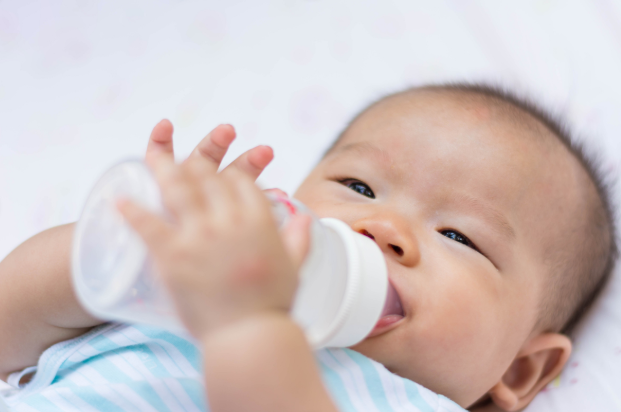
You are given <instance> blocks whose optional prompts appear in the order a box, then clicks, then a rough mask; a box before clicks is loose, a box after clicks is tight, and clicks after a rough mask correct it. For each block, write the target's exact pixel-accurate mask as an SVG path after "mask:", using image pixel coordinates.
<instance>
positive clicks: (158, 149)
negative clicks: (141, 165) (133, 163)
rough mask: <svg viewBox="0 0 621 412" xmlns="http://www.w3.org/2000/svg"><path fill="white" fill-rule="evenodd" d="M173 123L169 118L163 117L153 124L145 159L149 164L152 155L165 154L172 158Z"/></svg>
mask: <svg viewBox="0 0 621 412" xmlns="http://www.w3.org/2000/svg"><path fill="white" fill-rule="evenodd" d="M172 135H173V125H172V123H170V121H169V120H167V119H164V120H162V121H160V122H159V123H158V124H156V125H155V127H154V128H153V131H152V132H151V137H150V138H149V143H148V144H147V153H146V155H145V161H146V162H147V164H150V163H151V162H152V161H153V157H154V156H158V155H165V156H168V157H170V158H171V159H174V151H173V140H172Z"/></svg>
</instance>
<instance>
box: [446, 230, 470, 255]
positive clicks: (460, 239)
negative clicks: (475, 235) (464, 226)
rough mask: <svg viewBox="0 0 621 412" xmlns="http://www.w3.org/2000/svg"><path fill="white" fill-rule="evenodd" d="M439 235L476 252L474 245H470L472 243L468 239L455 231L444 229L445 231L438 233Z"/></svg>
mask: <svg viewBox="0 0 621 412" xmlns="http://www.w3.org/2000/svg"><path fill="white" fill-rule="evenodd" d="M440 233H441V234H443V235H444V236H446V237H448V238H449V239H453V240H454V241H455V242H459V243H462V244H464V245H466V246H468V247H469V248H472V249H474V250H476V251H478V249H477V247H476V246H475V245H474V243H472V241H471V240H470V239H468V238H467V237H466V236H464V235H462V234H461V233H459V232H458V231H456V230H452V229H445V230H442V231H440Z"/></svg>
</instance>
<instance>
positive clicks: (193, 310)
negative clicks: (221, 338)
mask: <svg viewBox="0 0 621 412" xmlns="http://www.w3.org/2000/svg"><path fill="white" fill-rule="evenodd" d="M216 130H217V129H216ZM150 162H151V164H152V167H153V170H154V173H155V176H156V179H157V181H158V183H159V185H160V188H161V191H162V199H163V202H164V206H165V207H166V209H167V210H168V211H169V212H170V213H171V215H172V218H173V220H174V222H170V221H168V220H166V219H164V218H162V217H160V216H157V215H154V214H153V213H151V212H149V211H147V210H145V209H143V208H141V207H139V206H138V205H136V204H134V203H131V202H129V201H123V202H120V203H119V209H120V211H121V213H122V214H123V215H124V216H125V218H126V219H127V220H128V221H129V223H130V224H131V226H132V227H133V228H134V229H135V230H136V231H137V232H138V233H139V234H140V236H141V237H142V238H143V240H144V241H145V243H146V244H147V246H148V248H149V250H150V251H151V253H152V255H153V258H154V261H155V265H156V267H157V269H158V272H159V273H160V276H161V277H162V280H163V281H164V283H165V284H166V285H167V286H168V289H169V291H170V292H171V294H172V296H173V299H174V300H175V302H176V306H177V309H178V312H179V315H180V316H181V318H182V320H183V322H184V323H185V325H186V326H187V327H188V329H189V330H190V332H191V333H192V334H194V335H195V336H196V337H198V338H202V337H204V336H205V335H206V334H207V333H209V332H211V331H212V330H214V329H215V328H217V327H219V326H222V325H224V324H226V323H231V322H234V321H236V320H239V319H241V318H244V317H248V316H252V315H253V314H256V313H257V312H265V311H288V309H289V307H290V304H291V300H292V297H293V295H294V292H295V288H296V286H297V269H298V266H299V264H300V263H301V260H302V257H303V256H304V249H305V248H306V244H305V241H306V239H307V238H308V235H307V231H308V223H309V222H308V219H307V218H305V217H303V216H302V217H299V218H297V219H294V220H292V222H291V225H290V226H289V227H288V230H287V231H286V239H285V241H284V242H283V239H281V236H280V234H279V233H278V229H277V227H276V224H275V222H274V218H273V217H272V213H271V208H270V205H269V202H268V200H267V198H266V197H265V196H264V195H263V193H262V192H261V191H260V190H259V189H258V188H257V187H256V186H255V185H254V183H253V182H252V180H251V179H250V178H249V177H248V176H247V174H245V173H243V172H242V171H240V170H239V169H237V168H231V169H230V170H228V171H227V173H221V174H216V173H215V168H214V167H213V164H210V163H209V162H208V161H206V160H205V159H204V158H201V157H194V158H190V159H189V160H188V161H186V162H185V163H184V164H182V165H175V164H174V161H173V160H172V159H171V157H170V156H153V157H152V158H151V160H150ZM285 243H286V244H287V245H288V246H289V247H287V246H285ZM288 249H289V250H288Z"/></svg>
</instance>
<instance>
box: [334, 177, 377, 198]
mask: <svg viewBox="0 0 621 412" xmlns="http://www.w3.org/2000/svg"><path fill="white" fill-rule="evenodd" d="M339 182H340V183H341V184H343V185H345V186H347V187H348V188H350V189H351V190H353V191H354V192H358V193H360V194H361V195H362V196H366V197H368V198H370V199H375V193H373V191H372V190H371V188H370V187H369V185H367V184H366V183H364V182H361V181H360V180H355V179H343V180H340V181H339Z"/></svg>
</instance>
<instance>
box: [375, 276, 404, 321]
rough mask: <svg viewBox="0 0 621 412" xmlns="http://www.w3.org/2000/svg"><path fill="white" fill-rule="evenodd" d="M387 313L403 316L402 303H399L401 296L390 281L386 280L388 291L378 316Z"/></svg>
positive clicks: (387, 314)
mask: <svg viewBox="0 0 621 412" xmlns="http://www.w3.org/2000/svg"><path fill="white" fill-rule="evenodd" d="M389 315H398V316H403V315H404V313H403V305H402V304H401V298H400V297H399V293H397V289H395V287H394V286H393V285H392V282H391V281H390V280H388V293H387V294H386V303H384V309H383V310H382V314H381V315H380V318H383V317H384V316H389Z"/></svg>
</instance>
